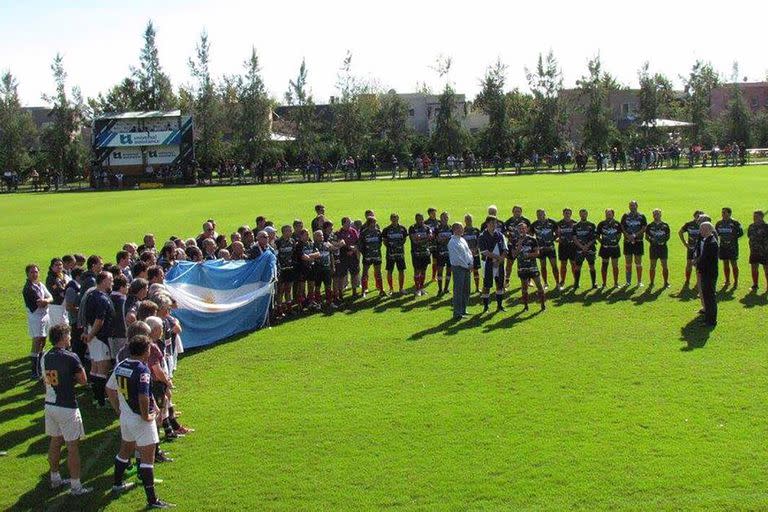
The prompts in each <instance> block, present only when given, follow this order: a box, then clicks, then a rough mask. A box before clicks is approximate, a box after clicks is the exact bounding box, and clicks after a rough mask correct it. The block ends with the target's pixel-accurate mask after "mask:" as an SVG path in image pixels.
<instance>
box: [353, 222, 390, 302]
mask: <svg viewBox="0 0 768 512" xmlns="http://www.w3.org/2000/svg"><path fill="white" fill-rule="evenodd" d="M382 245H383V243H382V237H381V230H380V229H379V225H378V223H377V222H376V217H373V216H370V217H367V218H366V219H365V224H364V225H363V229H362V230H361V231H360V241H359V246H360V253H361V254H362V255H363V278H362V288H363V297H365V295H366V293H367V292H368V270H369V269H370V268H371V267H373V279H374V281H375V283H376V289H377V290H378V291H379V296H383V295H384V284H383V282H382V279H381V247H382Z"/></svg>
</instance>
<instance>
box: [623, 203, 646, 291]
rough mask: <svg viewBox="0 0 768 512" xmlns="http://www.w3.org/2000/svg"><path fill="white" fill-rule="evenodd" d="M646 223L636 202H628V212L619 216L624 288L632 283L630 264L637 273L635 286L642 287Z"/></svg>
mask: <svg viewBox="0 0 768 512" xmlns="http://www.w3.org/2000/svg"><path fill="white" fill-rule="evenodd" d="M646 226H648V221H647V220H646V218H645V215H644V214H642V213H640V212H638V211H637V201H635V200H632V201H630V202H629V211H628V212H627V213H625V214H624V215H622V216H621V231H622V233H623V235H624V276H625V277H626V279H627V282H626V286H629V285H630V284H631V283H632V262H633V261H634V263H635V270H636V271H637V286H643V253H644V252H645V251H644V248H645V245H644V243H643V239H644V238H645V228H646Z"/></svg>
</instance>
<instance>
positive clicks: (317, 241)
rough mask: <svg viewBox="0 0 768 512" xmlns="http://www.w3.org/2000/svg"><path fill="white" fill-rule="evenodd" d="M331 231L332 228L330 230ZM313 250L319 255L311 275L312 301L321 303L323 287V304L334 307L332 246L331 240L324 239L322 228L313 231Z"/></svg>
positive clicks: (328, 307) (329, 308)
mask: <svg viewBox="0 0 768 512" xmlns="http://www.w3.org/2000/svg"><path fill="white" fill-rule="evenodd" d="M331 231H333V230H331ZM313 238H314V244H313V247H314V250H315V252H317V253H318V254H320V257H319V258H317V261H315V268H314V273H313V274H314V275H313V281H314V283H313V288H314V291H315V293H314V298H313V300H314V302H315V303H317V304H322V302H323V298H322V295H321V293H322V288H323V287H325V306H326V308H327V309H328V310H331V309H335V308H336V304H334V302H333V250H334V247H333V246H332V245H331V242H328V241H326V240H325V236H324V235H323V230H322V229H318V230H317V231H315V233H314V237H313Z"/></svg>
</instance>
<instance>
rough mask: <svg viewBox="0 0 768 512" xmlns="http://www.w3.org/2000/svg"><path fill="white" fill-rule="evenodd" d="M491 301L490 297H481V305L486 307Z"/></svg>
mask: <svg viewBox="0 0 768 512" xmlns="http://www.w3.org/2000/svg"><path fill="white" fill-rule="evenodd" d="M490 301H491V298H490V297H483V307H484V308H485V309H488V303H489V302H490Z"/></svg>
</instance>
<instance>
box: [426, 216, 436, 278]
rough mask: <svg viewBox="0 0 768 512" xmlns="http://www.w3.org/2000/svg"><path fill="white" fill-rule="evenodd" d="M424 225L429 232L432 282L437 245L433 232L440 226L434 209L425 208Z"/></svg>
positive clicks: (434, 272)
mask: <svg viewBox="0 0 768 512" xmlns="http://www.w3.org/2000/svg"><path fill="white" fill-rule="evenodd" d="M424 224H426V225H427V226H428V227H429V229H430V230H431V235H430V238H429V254H430V255H431V256H432V281H434V280H435V277H437V244H436V241H435V230H436V229H437V225H438V224H440V220H438V218H437V209H436V208H427V218H426V219H424Z"/></svg>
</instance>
